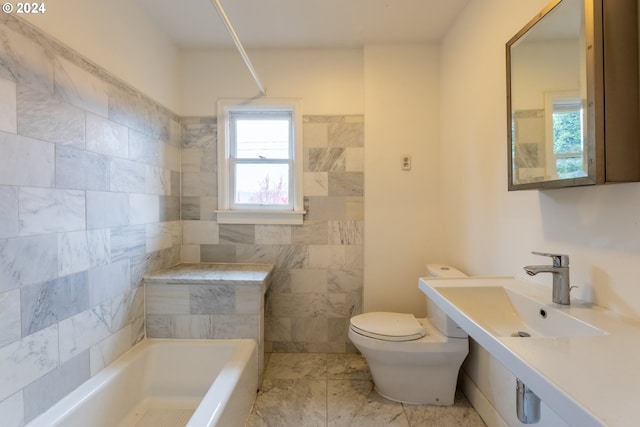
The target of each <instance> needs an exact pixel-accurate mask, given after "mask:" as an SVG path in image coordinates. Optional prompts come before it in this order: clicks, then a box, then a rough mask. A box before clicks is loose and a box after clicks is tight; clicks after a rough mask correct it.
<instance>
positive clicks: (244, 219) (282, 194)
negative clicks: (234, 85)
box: [217, 99, 304, 224]
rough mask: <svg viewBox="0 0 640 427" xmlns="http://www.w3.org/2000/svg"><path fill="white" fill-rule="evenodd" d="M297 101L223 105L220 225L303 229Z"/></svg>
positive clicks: (220, 109)
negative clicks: (295, 226)
mask: <svg viewBox="0 0 640 427" xmlns="http://www.w3.org/2000/svg"><path fill="white" fill-rule="evenodd" d="M301 153H302V138H301V123H300V119H299V108H298V106H297V103H296V102H291V101H280V100H263V99H261V100H251V101H242V102H240V101H220V102H219V103H218V208H219V210H218V211H217V214H218V222H219V223H223V224H302V215H303V214H304V212H303V209H302V161H301V158H302V156H301Z"/></svg>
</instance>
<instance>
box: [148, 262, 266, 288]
mask: <svg viewBox="0 0 640 427" xmlns="http://www.w3.org/2000/svg"><path fill="white" fill-rule="evenodd" d="M273 269H274V266H273V265H272V264H246V263H198V264H188V263H185V264H178V265H176V266H173V267H171V268H168V269H166V270H161V271H158V272H156V273H153V274H149V275H147V276H145V277H144V281H145V283H148V284H154V283H164V284H167V283H170V284H192V283H207V284H237V285H251V284H256V285H261V284H263V283H264V284H265V285H266V287H268V286H269V284H270V282H271V280H270V279H271V275H272V273H273ZM265 292H266V290H265Z"/></svg>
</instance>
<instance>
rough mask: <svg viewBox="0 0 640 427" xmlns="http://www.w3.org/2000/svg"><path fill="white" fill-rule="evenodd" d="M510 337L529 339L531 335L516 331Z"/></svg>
mask: <svg viewBox="0 0 640 427" xmlns="http://www.w3.org/2000/svg"><path fill="white" fill-rule="evenodd" d="M511 336H512V337H521V338H529V337H530V336H531V334H530V333H529V332H525V331H518V332H514V333H512V334H511Z"/></svg>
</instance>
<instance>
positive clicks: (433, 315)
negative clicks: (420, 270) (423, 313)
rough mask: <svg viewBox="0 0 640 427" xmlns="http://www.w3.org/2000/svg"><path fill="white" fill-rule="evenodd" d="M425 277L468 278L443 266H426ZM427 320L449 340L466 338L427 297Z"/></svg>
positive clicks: (454, 323)
mask: <svg viewBox="0 0 640 427" xmlns="http://www.w3.org/2000/svg"><path fill="white" fill-rule="evenodd" d="M426 276H427V277H444V278H461V277H468V276H467V275H466V274H464V273H463V272H462V271H460V270H458V269H456V268H453V267H451V266H448V265H443V264H427V267H426ZM427 318H428V319H429V321H430V322H431V324H432V325H433V326H435V327H436V328H438V330H439V331H440V332H442V333H443V334H444V335H445V336H447V337H450V338H467V337H468V335H467V333H466V332H465V331H464V330H463V329H462V328H461V327H460V326H458V325H457V324H456V322H454V321H453V320H451V319H450V318H449V316H447V315H446V314H445V313H444V312H443V311H442V310H440V308H439V307H438V306H437V305H435V304H434V303H433V301H431V300H430V299H429V298H428V297H427Z"/></svg>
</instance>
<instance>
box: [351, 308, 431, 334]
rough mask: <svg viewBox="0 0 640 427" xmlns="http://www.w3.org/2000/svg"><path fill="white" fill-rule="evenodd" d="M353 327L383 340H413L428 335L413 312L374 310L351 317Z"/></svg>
mask: <svg viewBox="0 0 640 427" xmlns="http://www.w3.org/2000/svg"><path fill="white" fill-rule="evenodd" d="M351 329H352V330H353V331H354V332H356V333H358V334H360V335H364V336H366V337H369V338H374V339H378V340H383V341H413V340H417V339H420V338H422V337H424V336H425V335H427V331H426V329H425V328H424V327H423V326H422V324H420V322H419V321H418V319H416V318H415V316H413V314H405V313H389V312H372V313H364V314H359V315H357V316H354V317H352V318H351Z"/></svg>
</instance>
